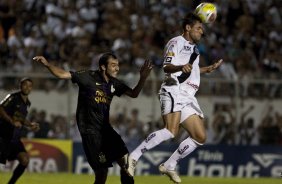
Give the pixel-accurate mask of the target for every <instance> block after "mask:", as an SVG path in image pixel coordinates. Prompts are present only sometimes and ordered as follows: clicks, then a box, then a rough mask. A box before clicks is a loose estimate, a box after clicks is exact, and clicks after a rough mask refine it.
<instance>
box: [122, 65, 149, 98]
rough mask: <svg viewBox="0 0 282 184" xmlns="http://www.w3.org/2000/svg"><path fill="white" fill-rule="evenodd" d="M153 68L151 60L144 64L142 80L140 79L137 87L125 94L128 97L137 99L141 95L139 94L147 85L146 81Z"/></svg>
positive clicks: (141, 73) (141, 72)
mask: <svg viewBox="0 0 282 184" xmlns="http://www.w3.org/2000/svg"><path fill="white" fill-rule="evenodd" d="M152 68H153V65H152V63H151V62H150V61H149V60H146V61H145V62H144V64H143V66H142V67H141V69H140V79H139V81H138V83H137V85H136V86H135V87H134V88H133V89H130V90H127V91H126V92H125V94H126V95H127V96H130V97H132V98H136V97H137V96H138V95H139V93H140V91H141V90H142V88H143V86H144V84H145V81H146V79H147V77H148V76H149V74H150V72H151V70H152Z"/></svg>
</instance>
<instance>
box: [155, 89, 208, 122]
mask: <svg viewBox="0 0 282 184" xmlns="http://www.w3.org/2000/svg"><path fill="white" fill-rule="evenodd" d="M159 96H160V103H161V112H162V115H165V114H169V113H173V112H179V111H180V112H181V117H180V123H182V122H183V121H184V120H186V119H187V118H188V117H189V116H191V115H193V114H197V115H198V116H200V117H201V118H204V114H203V112H202V110H201V108H200V106H199V104H198V101H197V99H196V98H195V96H192V95H190V94H187V93H186V92H185V91H183V90H180V89H179V88H166V89H164V88H162V89H161V90H160V93H159Z"/></svg>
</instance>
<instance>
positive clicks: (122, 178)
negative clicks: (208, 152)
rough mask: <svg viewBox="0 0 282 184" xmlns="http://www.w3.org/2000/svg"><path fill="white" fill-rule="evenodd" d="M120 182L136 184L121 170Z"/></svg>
mask: <svg viewBox="0 0 282 184" xmlns="http://www.w3.org/2000/svg"><path fill="white" fill-rule="evenodd" d="M120 181H121V183H122V184H134V179H133V177H131V176H129V175H128V174H127V173H126V172H125V171H124V170H123V169H120Z"/></svg>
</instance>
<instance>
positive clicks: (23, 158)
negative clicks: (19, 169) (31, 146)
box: [18, 153, 29, 166]
mask: <svg viewBox="0 0 282 184" xmlns="http://www.w3.org/2000/svg"><path fill="white" fill-rule="evenodd" d="M18 161H19V162H20V164H21V165H23V166H27V165H28V163H29V156H28V154H27V153H20V154H19V158H18Z"/></svg>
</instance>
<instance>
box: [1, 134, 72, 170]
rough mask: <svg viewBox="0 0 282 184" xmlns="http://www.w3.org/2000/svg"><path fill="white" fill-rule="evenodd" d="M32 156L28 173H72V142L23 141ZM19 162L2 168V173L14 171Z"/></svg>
mask: <svg viewBox="0 0 282 184" xmlns="http://www.w3.org/2000/svg"><path fill="white" fill-rule="evenodd" d="M22 141H23V143H24V145H25V148H26V151H27V152H28V154H29V156H30V161H29V165H28V168H27V171H28V172H36V173H42V172H70V171H71V166H72V164H71V161H72V141H70V140H50V139H31V140H29V139H23V140H22ZM16 166H17V161H15V162H7V163H6V165H5V166H3V165H2V166H1V170H2V171H12V170H13V169H14V168H15V167H16Z"/></svg>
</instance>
